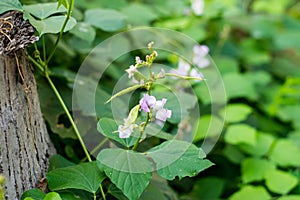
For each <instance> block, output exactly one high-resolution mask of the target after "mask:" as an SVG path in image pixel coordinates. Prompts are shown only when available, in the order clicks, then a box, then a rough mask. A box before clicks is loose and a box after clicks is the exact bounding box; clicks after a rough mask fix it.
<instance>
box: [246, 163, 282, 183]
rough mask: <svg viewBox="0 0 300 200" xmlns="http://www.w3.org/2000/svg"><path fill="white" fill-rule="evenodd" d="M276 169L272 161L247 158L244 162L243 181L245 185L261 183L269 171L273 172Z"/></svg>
mask: <svg viewBox="0 0 300 200" xmlns="http://www.w3.org/2000/svg"><path fill="white" fill-rule="evenodd" d="M275 168H276V166H275V165H274V164H273V163H271V162H270V161H267V160H263V159H257V158H247V159H245V160H244V161H243V162H242V169H241V171H242V181H243V182H244V183H249V182H253V181H261V180H263V179H264V177H265V175H266V173H267V172H268V171H272V170H274V169H275Z"/></svg>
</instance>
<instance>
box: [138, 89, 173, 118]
mask: <svg viewBox="0 0 300 200" xmlns="http://www.w3.org/2000/svg"><path fill="white" fill-rule="evenodd" d="M166 102H167V99H165V98H163V99H162V100H159V101H157V100H156V98H155V97H154V96H149V95H148V94H144V97H143V98H142V99H141V100H140V110H143V111H144V112H147V113H149V112H151V111H153V112H155V118H156V119H158V120H160V121H163V122H165V121H166V120H167V118H171V116H172V111H171V110H168V109H166V108H164V105H165V104H166Z"/></svg>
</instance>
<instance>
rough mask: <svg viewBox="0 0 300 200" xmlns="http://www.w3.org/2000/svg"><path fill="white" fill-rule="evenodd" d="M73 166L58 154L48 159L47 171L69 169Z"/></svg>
mask: <svg viewBox="0 0 300 200" xmlns="http://www.w3.org/2000/svg"><path fill="white" fill-rule="evenodd" d="M73 165H75V164H74V163H73V162H70V161H68V160H67V159H65V158H64V157H62V156H61V155H59V154H56V155H53V156H52V157H51V158H50V164H49V169H48V171H51V170H53V169H57V168H63V167H69V166H73Z"/></svg>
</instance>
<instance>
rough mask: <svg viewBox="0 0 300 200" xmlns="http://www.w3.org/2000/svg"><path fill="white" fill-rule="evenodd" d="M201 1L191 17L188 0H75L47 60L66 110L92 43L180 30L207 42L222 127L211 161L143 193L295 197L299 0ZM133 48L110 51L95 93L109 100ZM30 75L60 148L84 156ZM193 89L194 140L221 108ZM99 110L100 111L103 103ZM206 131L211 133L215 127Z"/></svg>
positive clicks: (72, 157)
mask: <svg viewBox="0 0 300 200" xmlns="http://www.w3.org/2000/svg"><path fill="white" fill-rule="evenodd" d="M21 2H22V4H25V5H26V4H35V3H41V2H49V1H42V0H41V1H34V0H22V1H21ZM204 4H205V6H204V10H203V14H200V15H198V14H197V13H195V12H194V11H193V10H192V9H191V2H190V1H188V0H186V1H185V0H164V1H162V0H151V1H150V0H136V1H133V0H132V1H130V0H127V1H126V0H76V1H75V8H74V11H73V17H74V19H76V20H77V24H76V26H75V27H74V28H73V29H71V30H70V31H69V32H68V33H66V34H64V36H63V40H62V41H61V42H60V44H59V46H58V50H57V53H56V54H55V55H54V57H53V59H52V60H51V62H50V64H49V66H51V68H50V69H49V70H50V75H51V77H52V78H53V81H54V82H55V85H56V86H57V87H58V89H59V91H60V92H61V94H62V96H63V99H64V100H65V101H66V102H67V104H68V106H69V108H71V97H72V96H71V94H72V83H73V81H74V77H75V74H76V72H77V70H78V68H79V66H80V64H81V63H82V61H83V60H84V58H85V57H86V56H87V54H88V53H89V52H90V51H91V50H92V49H93V48H94V47H95V46H96V45H97V44H98V43H99V42H101V41H103V40H105V39H106V38H108V37H110V36H112V35H114V34H115V33H118V32H121V31H124V30H128V29H130V28H132V27H138V26H151V27H161V28H167V29H172V30H176V31H179V32H182V33H184V34H187V35H188V36H190V37H191V38H193V39H195V40H196V41H198V42H199V43H200V44H205V45H207V46H208V47H209V49H210V56H211V57H212V59H213V61H214V62H215V63H216V65H217V67H218V69H219V70H220V72H221V74H222V77H223V81H224V84H225V88H226V94H227V109H226V112H227V115H226V120H225V126H224V129H223V131H222V135H221V137H220V138H219V140H218V143H217V145H216V146H215V148H214V149H213V151H212V152H210V153H209V155H208V159H209V160H211V161H212V162H214V163H215V165H214V166H212V167H210V168H209V169H207V170H205V171H204V172H201V173H200V174H199V175H198V176H196V177H193V178H183V179H181V180H179V179H175V180H174V181H170V182H169V183H168V184H167V182H165V181H161V180H157V182H156V183H157V184H158V185H159V186H158V187H157V188H155V189H153V188H150V189H149V188H148V189H147V190H146V191H145V193H144V194H143V195H144V196H142V197H141V199H163V198H164V199H177V198H178V199H182V200H191V199H195V200H196V199H207V200H213V199H232V200H239V199H243V200H247V199H249V200H252V199H257V200H259V199H261V200H263V199H266V200H267V199H280V200H299V199H300V185H299V180H300V168H299V167H300V122H299V119H300V118H299V115H300V104H299V103H300V66H299V63H300V37H299V31H300V12H299V10H300V2H299V1H297V0H285V1H282V0H268V1H267V0H245V1H240V0H224V1H218V0H206V1H204ZM97 9H99V10H97ZM108 9H109V10H108ZM82 29H85V30H88V31H87V32H86V31H85V32H83V31H82ZM41 31H45V32H46V31H47V30H41ZM50 32H51V31H50ZM43 39H44V40H45V41H46V44H47V46H48V47H49V48H51V46H53V45H54V43H55V37H54V36H53V35H51V34H46V35H45V38H43ZM39 45H40V44H39ZM122 45H124V44H122V43H120V46H122ZM116 48H119V47H116ZM122 48H123V47H122ZM32 51H33V49H32ZM137 53H141V52H133V53H132V54H128V55H125V56H123V57H122V58H120V59H118V60H117V61H116V62H114V63H113V65H112V66H111V67H110V68H109V70H108V71H107V72H106V73H105V76H104V77H103V78H102V79H103V80H102V83H103V82H104V83H105V84H104V86H103V91H102V92H103V93H102V96H101V97H103V99H102V101H104V100H106V99H108V98H107V97H109V94H111V93H112V89H113V85H114V83H115V82H117V80H118V79H119V77H120V76H121V75H122V74H123V72H124V70H125V69H126V68H128V66H129V65H131V64H132V63H133V62H132V61H133V60H134V56H135V55H136V54H137ZM158 62H162V63H165V64H169V65H170V66H172V67H176V64H175V62H174V60H173V58H172V57H164V56H162V57H158ZM93 64H94V65H95V64H96V63H91V66H93ZM36 78H37V80H38V89H39V95H40V100H41V107H42V111H43V114H44V117H45V119H46V121H47V125H48V128H49V131H50V132H51V138H52V140H53V142H54V143H55V146H56V149H57V151H58V153H59V154H60V155H62V156H63V157H64V158H66V159H68V160H69V161H71V162H73V163H79V162H80V161H81V160H82V159H84V157H85V156H84V153H83V152H82V150H81V148H78V147H79V145H80V144H79V142H78V140H77V139H76V136H75V134H74V133H73V131H72V128H71V126H70V124H69V122H68V120H67V117H66V114H65V113H64V112H63V110H62V109H61V107H60V105H59V103H58V101H57V100H56V98H55V96H54V94H53V93H52V91H51V90H50V88H49V86H48V85H47V83H46V82H45V80H44V79H43V78H42V76H40V74H39V72H37V73H36ZM194 89H195V91H196V93H197V96H198V98H199V99H198V100H199V104H200V106H201V108H200V109H201V118H200V119H199V120H200V127H199V130H198V131H197V135H196V137H195V141H194V142H195V144H197V145H199V146H200V145H201V143H202V141H203V137H204V136H203V134H204V133H205V132H206V129H207V128H208V126H209V124H208V122H209V121H210V120H213V121H214V123H222V122H221V121H220V116H222V115H224V110H223V109H220V110H219V111H218V114H212V113H211V112H210V111H209V109H207V108H208V107H209V106H210V104H212V103H217V102H211V101H210V97H209V92H208V91H207V88H206V87H205V84H201V83H199V84H196V85H194ZM99 101H101V100H99ZM99 105H100V103H99ZM101 105H102V104H101ZM98 109H99V112H100V113H102V114H103V113H105V110H103V108H101V106H100V107H99V108H98ZM90 120H96V119H90V118H88V120H87V121H85V122H84V123H86V131H87V132H89V131H92V130H93V129H96V127H90V126H89V123H88V122H89V121H90ZM215 132H216V133H217V130H215ZM209 137H215V133H214V130H211V132H210V133H209ZM61 159H62V158H61V157H58V156H56V157H54V158H52V163H55V162H58V160H60V161H59V162H60V163H62V161H61ZM64 162H66V161H64ZM106 189H107V188H106ZM107 190H108V193H109V196H108V198H109V199H116V198H117V199H125V197H124V196H123V195H122V194H120V192H119V191H118V190H117V189H116V188H111V187H110V188H108V189H107ZM77 192H78V191H77ZM147 192H148V193H147ZM75 193H76V192H75ZM79 195H83V196H81V197H80V198H81V199H88V198H89V197H84V192H81V193H80V192H79ZM160 195H162V196H160ZM69 198H70V199H72V198H71V197H69Z"/></svg>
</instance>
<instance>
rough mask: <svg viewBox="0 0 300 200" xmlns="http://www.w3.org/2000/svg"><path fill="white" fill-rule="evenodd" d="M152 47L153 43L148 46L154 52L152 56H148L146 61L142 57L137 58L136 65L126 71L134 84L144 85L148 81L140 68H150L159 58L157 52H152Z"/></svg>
mask: <svg viewBox="0 0 300 200" xmlns="http://www.w3.org/2000/svg"><path fill="white" fill-rule="evenodd" d="M152 45H153V43H149V44H148V48H149V49H150V50H151V51H152V53H151V54H150V55H146V58H145V60H146V61H143V60H142V59H141V58H140V57H138V56H136V57H135V65H130V66H129V68H128V69H126V70H125V71H126V72H127V74H128V78H130V79H131V80H132V82H133V83H136V84H141V85H143V84H144V82H145V80H146V79H147V78H146V77H145V76H144V75H143V74H142V73H141V72H139V71H138V68H140V67H142V66H148V67H150V66H151V64H152V63H153V61H154V60H155V58H156V57H157V56H158V54H157V52H156V51H153V50H152Z"/></svg>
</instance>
